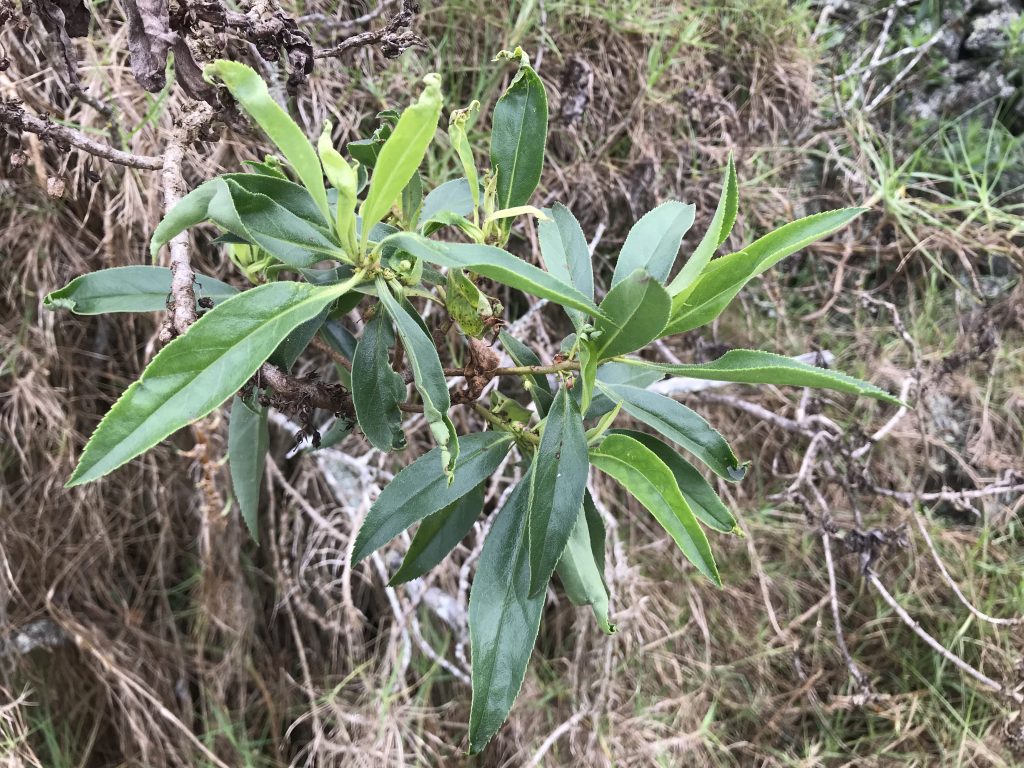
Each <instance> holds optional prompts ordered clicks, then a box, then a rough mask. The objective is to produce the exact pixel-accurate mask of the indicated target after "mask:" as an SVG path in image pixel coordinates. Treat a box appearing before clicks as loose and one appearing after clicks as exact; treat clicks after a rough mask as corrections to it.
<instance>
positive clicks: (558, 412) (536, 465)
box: [529, 387, 590, 597]
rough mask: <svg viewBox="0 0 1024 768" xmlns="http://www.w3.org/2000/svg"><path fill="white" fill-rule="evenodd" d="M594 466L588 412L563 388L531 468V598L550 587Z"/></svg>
mask: <svg viewBox="0 0 1024 768" xmlns="http://www.w3.org/2000/svg"><path fill="white" fill-rule="evenodd" d="M589 469H590V463H589V461H588V459H587V437H586V434H585V433H584V430H583V417H582V416H580V411H579V406H578V405H577V404H576V401H575V400H574V399H573V398H572V397H571V396H570V395H569V391H568V390H567V389H566V388H565V387H562V388H560V389H559V390H558V393H557V394H556V395H555V400H554V402H553V403H552V405H551V410H550V411H549V412H548V415H547V419H546V420H545V422H544V427H543V432H542V434H541V438H540V445H539V447H538V448H537V453H536V454H534V457H533V468H532V469H531V470H530V499H529V508H530V512H529V517H530V527H529V544H530V596H531V597H532V596H534V595H537V594H540V593H542V592H543V591H544V588H545V587H546V586H547V583H548V581H549V580H550V579H551V574H552V573H554V571H555V566H556V565H557V564H558V559H559V558H560V557H561V556H562V551H563V550H564V549H565V545H566V542H568V540H569V534H571V533H572V528H573V526H574V525H575V524H576V518H577V516H578V515H579V512H580V510H581V509H582V505H583V492H584V491H585V490H586V488H587V474H588V472H589Z"/></svg>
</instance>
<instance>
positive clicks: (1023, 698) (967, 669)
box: [868, 571, 1024, 704]
mask: <svg viewBox="0 0 1024 768" xmlns="http://www.w3.org/2000/svg"><path fill="white" fill-rule="evenodd" d="M868 582H869V583H870V584H871V586H872V587H874V588H875V591H876V592H878V594H879V595H880V596H881V598H882V599H883V600H884V601H885V602H886V603H888V604H889V607H890V608H892V609H893V611H895V613H896V615H897V616H899V617H900V619H901V620H902V621H903V623H904V624H906V625H907V626H908V627H910V629H911V630H913V632H914V634H915V635H917V636H918V637H920V638H921V639H922V640H924V641H925V643H927V644H928V645H929V646H930V647H931V648H932V650H934V651H935V652H936V653H938V654H939V655H940V656H941V657H942V658H944V659H945V660H946V661H948V662H949V663H950V664H952V665H953V666H955V667H957V668H958V669H959V670H961V671H962V672H964V673H965V674H967V675H969V676H970V677H972V678H974V679H975V680H976V681H978V682H979V683H981V684H982V685H984V686H985V687H986V688H991V689H992V690H994V691H997V692H999V693H1002V694H1004V695H1006V696H1008V697H1009V698H1011V699H1013V701H1015V702H1016V703H1017V704H1024V693H1021V692H1020V691H1015V690H1012V689H1009V688H1007V687H1006V686H1004V685H1003V684H1002V683H1000V682H999V681H998V680H993V679H992V678H991V677H989V676H988V675H986V674H985V673H984V672H981V671H979V670H978V669H975V668H974V667H972V666H971V665H970V664H968V663H967V662H966V661H964V660H963V659H961V658H960V657H959V656H957V655H956V654H955V653H953V652H952V651H950V650H949V649H948V648H946V647H945V646H944V645H943V644H942V643H940V642H939V641H938V640H936V639H935V638H934V637H932V636H931V635H930V634H928V633H927V632H926V631H925V630H924V628H923V627H922V626H921V625H920V624H919V623H918V622H917V620H916V619H914V617H913V616H911V615H910V614H909V613H907V612H906V610H905V609H904V608H903V606H902V605H900V604H899V603H898V602H897V601H896V598H894V597H893V596H892V595H891V594H890V593H889V590H887V589H886V588H885V585H884V584H883V583H882V581H881V579H879V578H878V575H877V574H875V573H874V571H868Z"/></svg>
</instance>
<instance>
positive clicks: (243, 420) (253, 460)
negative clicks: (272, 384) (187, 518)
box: [228, 395, 270, 541]
mask: <svg viewBox="0 0 1024 768" xmlns="http://www.w3.org/2000/svg"><path fill="white" fill-rule="evenodd" d="M256 408H257V410H253V408H251V407H250V406H249V405H248V404H247V403H246V402H245V401H244V400H242V398H240V397H238V396H237V395H236V396H235V399H234V400H232V401H231V417H230V420H229V421H228V467H229V469H230V470H231V486H232V488H234V490H235V500H236V501H237V502H238V509H239V511H240V512H241V513H242V520H243V521H244V522H245V527H246V528H248V529H249V535H250V536H252V538H253V540H254V541H259V531H258V530H257V521H258V520H259V511H260V484H261V483H262V481H263V468H264V467H265V466H266V463H267V446H268V445H269V444H270V432H269V429H268V427H267V408H266V406H263V405H257V406H256Z"/></svg>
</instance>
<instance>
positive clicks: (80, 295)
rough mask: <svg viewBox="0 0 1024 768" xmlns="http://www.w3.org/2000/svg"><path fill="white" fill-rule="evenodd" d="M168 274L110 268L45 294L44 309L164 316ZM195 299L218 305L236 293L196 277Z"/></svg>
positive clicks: (162, 269) (155, 270) (140, 268)
mask: <svg viewBox="0 0 1024 768" xmlns="http://www.w3.org/2000/svg"><path fill="white" fill-rule="evenodd" d="M171 277H172V274H171V270H169V269H167V268H166V267H145V266H133V267H112V268H111V269H99V270H97V271H95V272H88V273H86V274H84V275H80V276H79V277H76V278H75V279H74V280H72V281H71V282H70V283H68V284H67V285H65V286H64V287H63V288H61V289H60V290H59V291H53V292H52V293H48V294H47V295H46V298H45V299H43V306H44V307H46V308H47V309H50V310H57V309H67V310H70V311H71V312H74V313H75V314H76V315H103V314H106V313H108V312H163V311H166V310H167V298H168V296H170V293H171ZM194 288H195V292H196V298H197V299H198V298H208V299H212V300H213V302H214V303H215V304H216V303H219V302H222V301H224V300H225V299H227V298H230V297H231V296H234V295H235V294H236V293H238V291H237V290H236V289H235V288H232V287H231V286H230V285H228V284H227V283H222V282H221V281H220V280H217V279H215V278H212V277H207V276H206V275H196V281H195V286H194Z"/></svg>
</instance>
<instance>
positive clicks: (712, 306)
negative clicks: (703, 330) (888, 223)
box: [665, 208, 867, 335]
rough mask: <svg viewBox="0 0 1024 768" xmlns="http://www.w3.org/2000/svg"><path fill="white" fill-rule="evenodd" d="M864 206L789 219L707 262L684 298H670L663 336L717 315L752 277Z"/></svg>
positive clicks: (827, 232) (839, 225) (846, 220)
mask: <svg viewBox="0 0 1024 768" xmlns="http://www.w3.org/2000/svg"><path fill="white" fill-rule="evenodd" d="M866 210H867V208H841V209H839V210H837V211H826V212H825V213H817V214H815V215H813V216H808V217H806V218H803V219H799V220H797V221H794V222H790V223H789V224H786V225H785V226H783V227H780V228H779V229H777V230H775V231H774V232H772V233H770V234H767V235H765V236H764V237H762V238H761V239H760V240H756V241H755V242H753V243H751V244H750V245H749V246H747V247H746V248H744V249H743V250H742V251H737V252H736V253H730V254H729V255H728V256H722V257H721V258H719V259H715V260H714V261H712V262H711V263H709V264H708V265H707V267H706V268H705V269H704V271H703V272H702V273H701V275H700V277H699V278H698V279H697V281H696V283H694V285H693V290H692V291H690V293H689V295H688V296H687V297H686V299H685V300H683V299H681V298H680V296H681V295H682V294H679V295H677V296H676V297H675V298H674V299H673V301H672V318H671V320H670V321H669V324H668V327H667V328H666V329H665V335H669V334H673V333H681V332H683V331H689V330H691V329H693V328H699V327H700V326H702V325H706V324H707V323H710V322H711V321H712V320H714V319H715V318H716V317H718V316H719V315H720V314H721V313H722V310H724V309H725V308H726V307H727V306H728V305H729V302H731V301H732V300H733V299H734V298H735V297H736V294H737V293H739V292H740V289H741V288H743V286H744V285H746V284H747V282H749V281H750V280H751V279H752V278H754V277H757V276H758V275H760V274H762V273H764V272H765V271H766V270H768V269H770V268H771V267H773V266H774V265H775V264H777V263H778V262H779V261H781V260H782V259H784V258H785V257H786V256H789V255H790V254H793V253H796V252H797V251H799V250H800V249H801V248H804V247H805V246H808V245H810V244H811V243H813V242H815V241H816V240H820V239H821V238H823V237H825V236H826V235H830V234H832V233H833V232H835V231H836V230H838V229H840V228H842V227H844V226H846V225H847V224H848V223H849V222H850V221H852V220H853V219H854V218H856V217H857V216H859V215H860V214H862V213H863V212H864V211H866Z"/></svg>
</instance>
